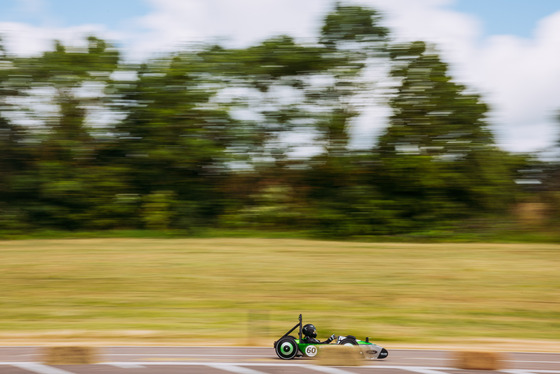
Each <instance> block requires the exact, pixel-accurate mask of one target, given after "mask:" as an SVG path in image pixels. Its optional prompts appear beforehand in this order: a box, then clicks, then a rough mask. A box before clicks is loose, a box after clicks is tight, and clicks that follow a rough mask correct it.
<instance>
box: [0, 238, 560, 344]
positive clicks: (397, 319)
mask: <svg viewBox="0 0 560 374" xmlns="http://www.w3.org/2000/svg"><path fill="white" fill-rule="evenodd" d="M559 254H560V246H559V245H553V244H472V243H471V244H459V243H455V244H441V243H439V244H411V243H355V242H334V241H328V242H327V241H313V240H293V239H240V238H237V239H66V240H19V241H1V242H0V255H1V256H2V260H1V261H0V295H1V297H0V339H1V340H2V341H4V342H7V341H10V342H14V341H18V340H19V341H25V342H29V341H36V342H39V343H41V342H49V341H60V340H64V341H68V340H72V341H86V340H87V341H105V342H108V343H111V342H114V343H118V342H128V343H130V342H134V341H136V342H141V343H148V344H149V343H158V342H159V343H172V344H196V343H200V342H203V343H206V344H261V343H265V344H266V342H272V341H273V340H274V339H275V338H278V337H280V336H281V335H282V334H284V333H285V332H286V331H287V330H288V329H289V328H291V327H292V326H293V325H294V324H295V323H296V322H297V315H298V314H299V313H303V315H304V321H305V322H312V323H314V324H315V325H316V326H317V327H318V329H319V335H320V337H326V336H328V335H330V334H331V333H335V334H340V335H345V334H352V335H356V336H358V337H361V338H364V337H365V336H370V337H371V339H372V341H374V342H378V343H380V344H385V345H388V344H389V345H390V344H395V345H399V344H449V345H453V344H455V345H457V344H461V343H464V342H474V343H475V344H476V342H491V341H512V340H525V341H526V340H537V341H548V342H555V341H558V340H560V336H559V331H560V300H559V296H558V289H560V272H559V271H558V269H560V256H559Z"/></svg>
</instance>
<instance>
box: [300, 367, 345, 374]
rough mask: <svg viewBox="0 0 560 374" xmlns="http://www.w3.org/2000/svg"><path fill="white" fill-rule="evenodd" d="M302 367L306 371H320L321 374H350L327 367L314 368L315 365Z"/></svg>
mask: <svg viewBox="0 0 560 374" xmlns="http://www.w3.org/2000/svg"><path fill="white" fill-rule="evenodd" d="M302 367H304V368H306V369H311V370H315V371H320V372H322V373H327V374H351V373H350V372H349V371H346V370H342V369H338V368H333V367H327V366H316V365H305V366H303V365H302Z"/></svg>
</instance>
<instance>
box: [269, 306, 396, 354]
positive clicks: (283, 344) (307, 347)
mask: <svg viewBox="0 0 560 374" xmlns="http://www.w3.org/2000/svg"><path fill="white" fill-rule="evenodd" d="M298 327H299V333H298V338H295V337H293V336H291V335H290V334H291V333H292V331H294V330H295V329H297V328H298ZM302 327H303V319H302V315H301V314H300V315H299V322H298V323H297V324H296V325H295V326H294V327H293V328H292V329H291V330H290V331H288V332H287V333H285V334H284V336H282V337H281V338H280V339H278V340H277V341H275V342H274V350H275V352H276V355H277V356H278V357H280V358H281V359H283V360H291V359H293V358H295V357H302V356H303V357H315V356H316V355H317V353H318V352H319V350H320V349H321V346H327V345H350V346H356V348H357V349H358V350H359V352H360V354H361V355H362V357H363V358H364V359H366V360H381V359H384V358H386V357H387V356H388V355H389V352H387V350H386V349H385V348H383V347H380V346H378V345H376V344H373V343H371V342H370V341H369V338H366V340H359V339H356V338H355V337H354V336H352V335H347V336H339V337H338V338H337V339H336V342H335V343H333V344H320V343H306V342H305V341H304V340H303V339H302Z"/></svg>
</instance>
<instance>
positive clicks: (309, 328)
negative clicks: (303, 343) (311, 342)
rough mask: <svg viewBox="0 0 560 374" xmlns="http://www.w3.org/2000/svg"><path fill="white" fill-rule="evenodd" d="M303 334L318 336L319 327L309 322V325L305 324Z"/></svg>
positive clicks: (311, 336) (312, 336)
mask: <svg viewBox="0 0 560 374" xmlns="http://www.w3.org/2000/svg"><path fill="white" fill-rule="evenodd" d="M302 331H303V335H305V336H307V337H310V338H316V337H317V329H316V328H315V326H313V325H312V324H310V323H308V324H307V325H305V326H303V330H302Z"/></svg>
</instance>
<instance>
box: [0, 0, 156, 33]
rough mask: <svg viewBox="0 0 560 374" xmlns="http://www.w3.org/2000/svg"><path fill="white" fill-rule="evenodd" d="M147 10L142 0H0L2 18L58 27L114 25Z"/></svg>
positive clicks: (0, 15)
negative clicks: (89, 24) (96, 24)
mask: <svg viewBox="0 0 560 374" xmlns="http://www.w3.org/2000/svg"><path fill="white" fill-rule="evenodd" d="M149 11H150V7H149V4H148V3H147V2H145V1H143V0H41V1H37V0H24V1H22V0H2V1H0V20H1V21H4V22H24V23H32V24H34V25H45V24H49V25H53V24H54V25H55V26H59V27H63V26H77V25H82V24H88V23H102V24H105V25H107V26H108V27H110V28H113V27H118V26H119V25H120V24H121V23H123V22H125V21H126V20H127V19H131V18H134V17H139V16H142V15H144V14H146V13H148V12H149Z"/></svg>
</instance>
